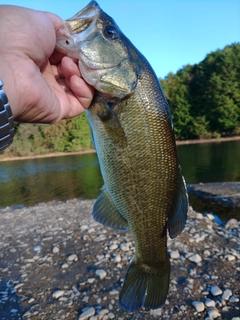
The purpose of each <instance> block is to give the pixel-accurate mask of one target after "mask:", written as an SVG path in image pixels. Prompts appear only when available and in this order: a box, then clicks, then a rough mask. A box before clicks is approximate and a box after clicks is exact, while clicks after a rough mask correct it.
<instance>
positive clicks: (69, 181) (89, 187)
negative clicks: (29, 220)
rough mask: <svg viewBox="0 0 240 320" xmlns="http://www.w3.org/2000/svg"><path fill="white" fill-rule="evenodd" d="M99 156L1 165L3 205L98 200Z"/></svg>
mask: <svg viewBox="0 0 240 320" xmlns="http://www.w3.org/2000/svg"><path fill="white" fill-rule="evenodd" d="M102 183H103V182H102V177H101V173H100V169H99V166H98V160H97V156H96V154H94V153H93V154H83V155H72V156H63V157H53V158H42V159H31V160H21V161H12V162H2V163H1V164H0V194H1V199H0V206H1V207H4V206H10V205H19V204H24V205H27V206H29V205H33V204H36V203H39V202H47V201H51V200H68V199H72V198H75V197H77V198H90V199H92V198H95V197H96V196H97V194H98V193H99V189H100V187H101V186H102Z"/></svg>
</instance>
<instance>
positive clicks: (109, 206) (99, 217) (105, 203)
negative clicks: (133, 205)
mask: <svg viewBox="0 0 240 320" xmlns="http://www.w3.org/2000/svg"><path fill="white" fill-rule="evenodd" d="M92 215H93V218H94V219H95V220H96V221H98V222H100V223H102V224H103V225H105V226H107V227H111V228H115V229H123V230H127V229H129V226H128V222H127V220H126V219H124V217H123V216H122V215H121V214H120V213H119V211H118V210H117V209H116V207H115V205H114V203H113V201H112V199H111V197H110V194H109V193H108V192H107V190H106V188H105V187H104V186H103V188H102V192H101V193H100V194H99V196H98V198H97V201H96V202H95V204H94V206H93V212H92Z"/></svg>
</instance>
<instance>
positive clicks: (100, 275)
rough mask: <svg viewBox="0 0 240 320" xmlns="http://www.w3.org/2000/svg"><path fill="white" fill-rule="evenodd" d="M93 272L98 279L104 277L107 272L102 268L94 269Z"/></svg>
mask: <svg viewBox="0 0 240 320" xmlns="http://www.w3.org/2000/svg"><path fill="white" fill-rule="evenodd" d="M95 274H96V276H97V277H98V278H99V279H100V280H102V279H104V278H105V277H106V276H107V272H106V271H104V270H103V269H98V270H96V271H95Z"/></svg>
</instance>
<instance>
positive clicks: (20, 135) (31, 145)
mask: <svg viewBox="0 0 240 320" xmlns="http://www.w3.org/2000/svg"><path fill="white" fill-rule="evenodd" d="M91 148H92V143H91V138H90V129H89V126H88V121H87V116H86V114H85V113H84V114H82V115H80V116H78V117H75V118H73V119H69V120H62V121H60V122H59V123H58V124H54V125H47V124H30V123H17V124H16V125H15V137H14V142H13V143H12V145H11V146H10V147H8V148H7V149H6V150H5V151H4V153H3V154H2V155H1V157H2V158H3V157H8V156H9V157H12V156H30V155H37V154H48V153H54V152H75V151H82V150H88V149H91Z"/></svg>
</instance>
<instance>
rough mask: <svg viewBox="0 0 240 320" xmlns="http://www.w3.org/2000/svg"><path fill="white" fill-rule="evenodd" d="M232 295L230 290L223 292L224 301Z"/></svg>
mask: <svg viewBox="0 0 240 320" xmlns="http://www.w3.org/2000/svg"><path fill="white" fill-rule="evenodd" d="M231 295H232V291H231V290H229V289H226V290H224V291H223V295H222V299H223V300H228V299H229V298H230V297H231Z"/></svg>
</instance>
